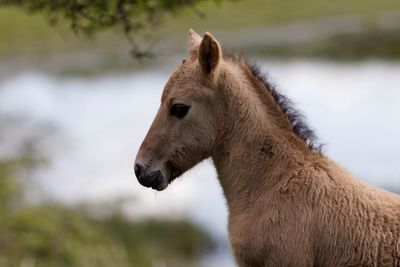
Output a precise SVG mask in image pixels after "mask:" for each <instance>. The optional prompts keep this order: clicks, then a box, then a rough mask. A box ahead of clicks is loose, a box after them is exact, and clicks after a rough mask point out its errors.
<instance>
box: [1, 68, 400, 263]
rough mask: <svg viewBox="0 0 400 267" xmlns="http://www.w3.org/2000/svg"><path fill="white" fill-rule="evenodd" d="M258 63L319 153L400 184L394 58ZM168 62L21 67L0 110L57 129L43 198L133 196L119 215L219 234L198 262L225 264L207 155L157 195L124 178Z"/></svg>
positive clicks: (399, 98) (389, 184) (222, 226)
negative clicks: (304, 122)
mask: <svg viewBox="0 0 400 267" xmlns="http://www.w3.org/2000/svg"><path fill="white" fill-rule="evenodd" d="M261 65H262V66H263V69H267V70H268V71H269V73H270V77H271V80H273V81H275V83H276V84H277V85H278V87H279V88H281V89H282V90H283V91H284V92H285V93H286V94H287V95H289V96H290V97H291V98H292V99H293V100H294V101H295V102H297V103H298V106H299V107H300V108H301V109H302V110H303V111H304V113H305V114H306V116H307V117H308V120H309V122H310V124H311V125H312V126H313V127H314V128H315V129H316V131H317V133H318V135H319V136H320V139H321V141H322V142H323V143H325V144H326V146H325V150H326V154H327V155H329V156H330V157H331V158H333V159H335V160H336V161H338V162H339V163H341V164H342V165H344V166H345V167H347V168H348V169H350V170H351V171H352V172H353V173H354V174H356V175H357V176H359V177H360V178H362V179H364V180H366V181H369V182H371V183H373V184H376V185H378V186H382V187H386V188H389V189H392V190H400V164H399V162H400V142H399V139H398V137H399V136H400V63H388V62H378V61H370V62H358V63H334V62H321V61H307V60H304V61H303V60H297V61H283V62H276V61H272V62H271V61H265V62H262V64H261ZM173 68H174V67H173V66H171V67H168V68H164V69H163V70H161V69H155V70H151V71H147V72H142V73H132V74H123V75H122V74H110V75H105V76H101V77H92V78H82V77H69V78H66V77H52V76H48V75H46V74H45V73H34V72H32V73H21V74H19V75H16V76H14V77H11V78H9V79H7V80H4V81H3V82H1V83H0V114H6V115H12V116H21V117H26V118H27V119H28V120H29V121H30V122H31V125H32V127H38V125H41V124H42V123H43V122H46V123H51V124H54V126H55V127H56V129H57V130H58V134H57V135H56V136H55V137H54V138H51V140H49V142H47V143H45V145H44V147H43V149H44V150H45V151H46V154H47V155H49V156H50V157H51V165H50V166H49V167H48V168H45V169H42V170H40V171H39V172H37V173H35V174H34V176H35V177H36V179H38V180H39V181H40V182H41V184H42V185H43V186H44V188H45V190H46V192H47V193H48V195H49V196H50V197H51V198H53V199H56V200H58V201H62V202H65V203H71V204H73V203H76V202H79V201H82V200H90V201H103V200H107V199H113V198H121V197H130V196H135V198H134V199H132V200H129V201H127V202H126V203H125V204H124V206H123V211H124V212H125V213H126V214H127V215H128V216H132V217H134V218H136V217H142V216H165V217H170V218H175V217H188V218H191V219H192V220H194V221H195V222H197V223H199V224H201V225H202V226H203V227H205V228H206V229H208V230H209V231H210V232H211V233H212V234H213V235H214V236H215V237H216V238H217V239H219V240H221V244H222V245H221V249H220V252H219V253H218V254H217V255H213V256H212V257H210V258H208V259H207V261H206V264H207V266H209V267H213V266H226V267H228V266H232V265H233V263H232V260H231V257H230V255H229V246H227V245H226V244H227V233H226V223H227V220H226V217H227V211H226V207H225V200H224V199H223V196H222V192H221V189H220V187H219V185H218V182H217V179H216V173H215V171H214V169H213V167H212V165H211V163H210V162H209V161H205V162H203V163H201V164H199V165H198V166H196V167H195V168H194V169H193V170H191V171H189V172H188V173H187V174H185V175H184V176H183V177H182V178H181V179H178V181H177V182H174V183H173V184H172V185H171V186H170V187H169V188H168V189H167V190H166V191H163V192H161V193H156V192H153V191H151V190H149V189H146V188H144V187H141V186H139V184H138V183H137V182H136V179H135V177H134V174H133V160H134V157H135V154H136V151H137V149H138V147H139V145H140V143H141V141H142V139H143V137H144V135H145V134H146V132H147V130H148V128H149V126H150V123H151V121H152V119H153V116H154V115H155V113H156V111H157V108H158V105H159V101H160V100H159V99H160V95H161V92H162V88H163V86H164V84H165V82H166V81H167V79H168V77H169V75H170V73H171V72H172V71H173ZM26 134H29V131H28V130H26Z"/></svg>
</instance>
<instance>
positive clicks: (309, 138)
mask: <svg viewBox="0 0 400 267" xmlns="http://www.w3.org/2000/svg"><path fill="white" fill-rule="evenodd" d="M225 57H227V58H228V59H231V60H234V61H236V62H238V63H239V64H242V65H243V64H244V65H245V66H247V68H248V69H249V70H250V71H251V73H252V74H253V76H254V77H255V78H257V79H258V80H259V81H261V82H262V83H263V84H264V86H265V88H266V89H267V90H268V91H269V92H270V94H271V95H272V97H273V98H274V100H275V102H276V103H277V104H278V105H279V107H280V108H281V110H282V112H283V113H284V114H285V116H286V117H287V119H288V120H289V121H290V123H291V125H292V129H293V132H294V133H295V134H296V135H297V136H298V137H299V138H300V139H301V140H303V141H304V142H305V143H306V144H307V145H308V147H309V148H310V149H311V150H312V151H318V152H321V150H322V145H321V144H319V142H318V138H317V136H316V134H315V133H314V131H313V130H312V129H311V127H310V126H308V124H307V123H306V119H305V117H304V115H303V114H302V113H301V112H300V111H299V110H298V109H297V108H296V107H295V104H294V103H293V101H292V100H290V99H289V98H288V97H287V96H285V95H283V94H282V93H281V92H279V91H278V90H277V89H276V87H275V86H274V85H273V84H272V83H271V82H270V81H269V80H268V78H267V75H265V74H263V73H262V72H261V71H260V67H259V66H258V65H257V64H255V63H253V62H252V61H251V60H249V59H248V58H247V57H245V56H235V55H233V54H228V55H226V56H225Z"/></svg>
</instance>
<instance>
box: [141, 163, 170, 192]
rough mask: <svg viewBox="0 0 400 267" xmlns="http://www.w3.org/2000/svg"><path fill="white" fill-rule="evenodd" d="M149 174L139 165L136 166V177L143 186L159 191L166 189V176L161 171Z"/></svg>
mask: <svg viewBox="0 0 400 267" xmlns="http://www.w3.org/2000/svg"><path fill="white" fill-rule="evenodd" d="M147 172H148V171H147V170H146V169H145V168H144V167H143V166H142V165H140V164H138V163H136V164H135V175H136V177H137V179H138V181H139V183H140V184H141V185H143V186H145V187H151V188H153V189H155V190H159V191H160V190H163V189H165V186H164V175H163V173H162V172H161V171H160V170H158V171H152V172H150V173H147Z"/></svg>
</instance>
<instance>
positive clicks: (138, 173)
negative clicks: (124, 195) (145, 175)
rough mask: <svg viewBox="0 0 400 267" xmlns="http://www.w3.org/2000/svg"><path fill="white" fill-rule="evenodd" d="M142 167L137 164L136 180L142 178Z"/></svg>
mask: <svg viewBox="0 0 400 267" xmlns="http://www.w3.org/2000/svg"><path fill="white" fill-rule="evenodd" d="M142 169H143V168H142V166H140V165H139V164H137V163H136V164H135V175H136V178H138V179H139V178H140V175H141V174H142Z"/></svg>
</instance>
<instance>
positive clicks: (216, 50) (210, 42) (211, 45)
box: [199, 32, 222, 74]
mask: <svg viewBox="0 0 400 267" xmlns="http://www.w3.org/2000/svg"><path fill="white" fill-rule="evenodd" d="M221 57H222V51H221V47H220V45H219V43H218V41H217V40H216V39H215V38H214V37H213V36H212V35H211V34H210V33H208V32H206V33H205V34H204V38H203V40H202V41H201V44H200V48H199V62H200V66H201V69H202V70H203V72H204V74H212V73H213V72H214V71H215V70H216V69H217V66H218V63H219V62H220V60H221Z"/></svg>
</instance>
